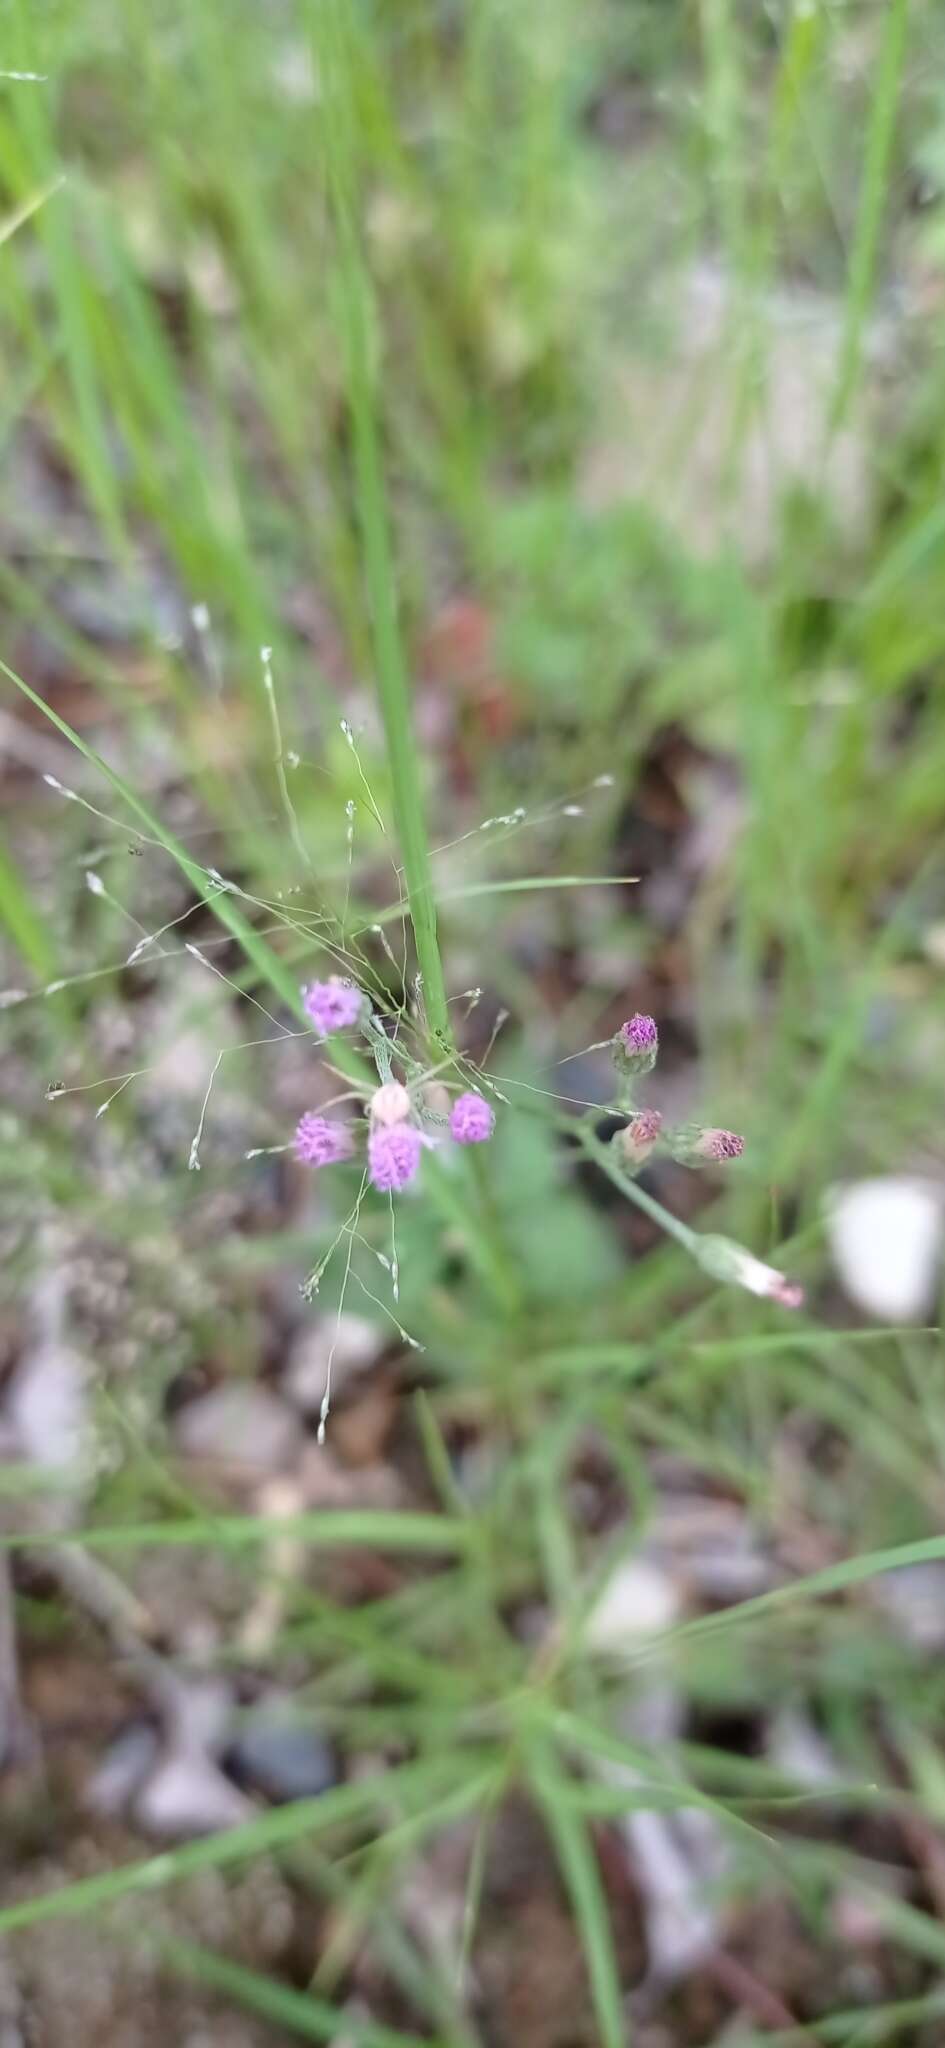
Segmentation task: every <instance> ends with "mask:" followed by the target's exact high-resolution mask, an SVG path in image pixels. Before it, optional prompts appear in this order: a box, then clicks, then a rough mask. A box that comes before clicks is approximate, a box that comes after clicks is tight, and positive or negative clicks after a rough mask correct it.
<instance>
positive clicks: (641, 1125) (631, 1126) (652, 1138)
mask: <svg viewBox="0 0 945 2048" xmlns="http://www.w3.org/2000/svg"><path fill="white" fill-rule="evenodd" d="M662 1126H663V1119H662V1117H661V1115H660V1113H659V1110H658V1109H640V1110H638V1111H637V1114H636V1116H632V1117H631V1118H630V1122H629V1123H628V1124H624V1127H623V1130H622V1131H617V1132H616V1134H615V1136H614V1139H613V1143H614V1144H615V1145H616V1147H617V1151H618V1153H619V1154H620V1156H621V1159H622V1161H623V1164H624V1165H625V1166H626V1167H628V1168H629V1170H630V1172H631V1173H636V1172H637V1170H638V1168H639V1167H641V1166H642V1165H643V1164H644V1163H645V1161H646V1160H647V1159H648V1158H649V1156H650V1153H651V1152H652V1150H653V1147H654V1145H655V1144H656V1141H657V1139H658V1137H659V1134H660V1131H661V1129H662Z"/></svg>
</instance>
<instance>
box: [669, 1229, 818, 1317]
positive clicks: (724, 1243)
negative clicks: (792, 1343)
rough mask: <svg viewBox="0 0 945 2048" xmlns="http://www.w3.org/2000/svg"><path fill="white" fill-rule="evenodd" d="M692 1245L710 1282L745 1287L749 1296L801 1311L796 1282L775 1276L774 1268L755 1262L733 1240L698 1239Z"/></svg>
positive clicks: (721, 1238)
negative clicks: (731, 1282)
mask: <svg viewBox="0 0 945 2048" xmlns="http://www.w3.org/2000/svg"><path fill="white" fill-rule="evenodd" d="M696 1244H697V1250H696V1253H695V1256H696V1258H697V1259H698V1261H699V1264H700V1266H702V1267H703V1269H704V1271H705V1272H707V1273H711V1274H712V1277H713V1279H715V1280H730V1281H733V1282H734V1284H735V1285H736V1287H747V1289H748V1292H749V1294H761V1295H763V1296H765V1297H766V1299H767V1300H768V1301H776V1302H778V1303H779V1304H780V1306H781V1307H782V1308H800V1307H801V1304H802V1302H803V1300H804V1289H803V1287H801V1286H799V1285H798V1282H797V1281H796V1280H789V1279H788V1278H787V1275H786V1274H785V1273H779V1272H778V1269H777V1267H776V1266H766V1265H765V1263H764V1260H763V1259H756V1258H755V1255H754V1253H753V1252H748V1251H746V1250H745V1247H744V1245H741V1244H736V1243H735V1240H734V1238H731V1237H716V1236H706V1237H699V1238H697V1240H696Z"/></svg>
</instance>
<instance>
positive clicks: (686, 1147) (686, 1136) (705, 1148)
mask: <svg viewBox="0 0 945 2048" xmlns="http://www.w3.org/2000/svg"><path fill="white" fill-rule="evenodd" d="M669 1142H670V1150H671V1152H672V1154H673V1158H674V1159H678V1160H679V1162H680V1164H681V1165H682V1166H702V1165H704V1164H705V1162H706V1160H708V1161H709V1162H710V1163H711V1164H712V1165H714V1166H721V1165H723V1164H724V1162H725V1160H726V1159H740V1158H741V1155H742V1153H743V1152H744V1150H745V1140H744V1138H740V1137H739V1135H738V1132H737V1131H719V1130H715V1129H714V1128H712V1127H709V1128H708V1129H705V1128H703V1126H702V1125H701V1124H686V1125H684V1127H683V1129H682V1130H678V1131H674V1132H673V1134H672V1136H671V1138H670V1141H669Z"/></svg>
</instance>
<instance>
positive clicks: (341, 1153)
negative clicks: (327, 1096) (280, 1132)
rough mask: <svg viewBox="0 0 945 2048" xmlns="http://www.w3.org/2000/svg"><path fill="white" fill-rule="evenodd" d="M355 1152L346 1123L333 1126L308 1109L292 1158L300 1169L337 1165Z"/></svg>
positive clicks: (297, 1131) (323, 1117)
mask: <svg viewBox="0 0 945 2048" xmlns="http://www.w3.org/2000/svg"><path fill="white" fill-rule="evenodd" d="M353 1153H354V1140H353V1138H352V1136H351V1132H350V1131H349V1129H348V1126H347V1124H340V1123H333V1122H332V1121H331V1119H330V1117H327V1116H318V1115H317V1113H316V1111H315V1110H313V1109H310V1110H309V1111H308V1112H307V1114H306V1115H305V1116H303V1118H302V1121H301V1123H300V1124H299V1125H298V1128H297V1130H296V1133H295V1156H296V1159H300V1160H301V1161H302V1164H303V1166H339V1165H340V1164H341V1163H342V1161H343V1160H345V1159H350V1158H351V1157H352V1155H353Z"/></svg>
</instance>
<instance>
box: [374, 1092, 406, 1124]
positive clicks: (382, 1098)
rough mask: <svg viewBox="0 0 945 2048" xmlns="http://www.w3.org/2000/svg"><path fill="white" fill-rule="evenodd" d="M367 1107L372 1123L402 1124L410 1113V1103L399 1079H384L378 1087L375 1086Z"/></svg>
mask: <svg viewBox="0 0 945 2048" xmlns="http://www.w3.org/2000/svg"><path fill="white" fill-rule="evenodd" d="M368 1107H369V1109H370V1112H371V1120H372V1122H373V1123H376V1124H388V1125H391V1124H402V1123H403V1122H404V1120H405V1118H407V1117H408V1116H409V1115H410V1109H411V1103H410V1097H409V1095H408V1093H407V1090H406V1088H405V1087H404V1086H403V1084H402V1083H401V1082H400V1081H385V1082H384V1083H383V1085H382V1086H381V1087H380V1088H375V1090H374V1093H373V1095H372V1097H371V1100H370V1103H369V1105H368Z"/></svg>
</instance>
